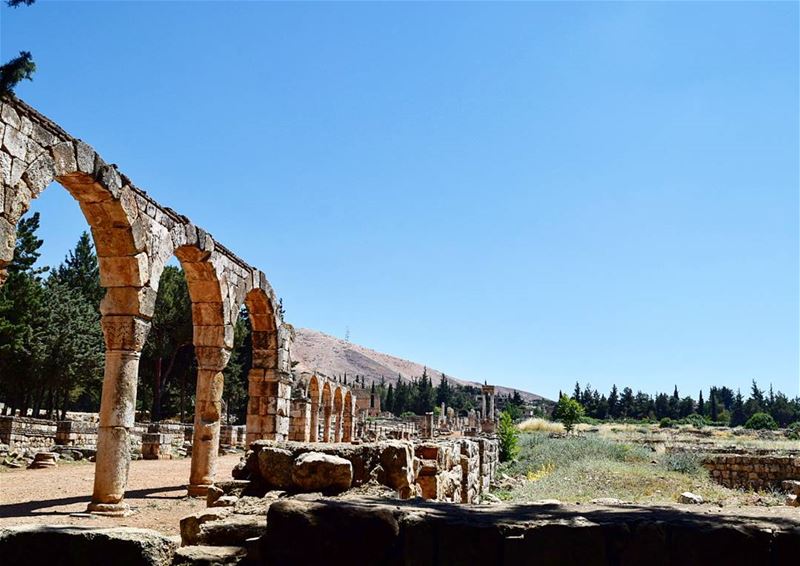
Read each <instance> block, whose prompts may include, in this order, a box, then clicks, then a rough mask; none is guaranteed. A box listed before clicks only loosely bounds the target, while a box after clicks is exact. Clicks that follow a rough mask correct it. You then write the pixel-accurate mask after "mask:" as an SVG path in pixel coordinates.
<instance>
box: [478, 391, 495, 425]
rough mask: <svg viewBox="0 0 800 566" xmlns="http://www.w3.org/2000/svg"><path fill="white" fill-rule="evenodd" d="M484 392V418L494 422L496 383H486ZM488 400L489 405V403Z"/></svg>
mask: <svg viewBox="0 0 800 566" xmlns="http://www.w3.org/2000/svg"><path fill="white" fill-rule="evenodd" d="M481 391H482V393H483V399H484V400H483V420H485V421H489V422H494V385H484V386H483V387H482V388H481ZM487 401H488V407H487V406H486V405H487Z"/></svg>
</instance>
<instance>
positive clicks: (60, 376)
mask: <svg viewBox="0 0 800 566" xmlns="http://www.w3.org/2000/svg"><path fill="white" fill-rule="evenodd" d="M44 305H45V310H46V312H47V318H46V320H45V321H44V324H43V325H42V326H41V327H40V328H39V329H38V333H37V340H36V349H35V356H36V362H37V363H36V367H37V368H38V369H39V371H40V372H41V373H40V379H39V381H40V383H41V384H42V385H43V386H44V390H43V392H44V399H43V402H44V404H45V407H46V409H47V417H48V418H54V417H58V418H61V419H64V418H66V411H67V409H68V408H69V407H70V405H71V404H72V403H73V402H74V401H75V400H76V399H77V398H78V396H80V395H81V394H82V393H85V392H92V391H93V392H95V393H96V392H98V391H99V390H100V388H101V387H102V379H103V352H104V348H103V334H102V331H101V329H100V324H99V320H98V314H97V311H96V310H95V308H94V306H93V305H92V304H90V303H89V301H87V299H86V298H85V297H84V296H83V295H82V294H81V292H80V291H79V290H77V289H72V288H70V287H68V286H67V285H65V284H64V283H62V282H61V281H60V280H59V279H58V278H57V277H56V276H55V275H53V276H51V277H50V279H49V280H48V281H47V285H45V287H44ZM95 402H96V403H97V404H98V405H99V396H97V397H96V398H95Z"/></svg>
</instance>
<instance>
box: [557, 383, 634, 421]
mask: <svg viewBox="0 0 800 566" xmlns="http://www.w3.org/2000/svg"><path fill="white" fill-rule="evenodd" d="M560 398H561V395H560V394H559V399H560ZM608 414H609V415H610V416H611V418H612V419H616V418H618V417H619V392H618V391H617V385H616V384H614V385H612V386H611V393H609V395H608Z"/></svg>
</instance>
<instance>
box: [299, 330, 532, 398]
mask: <svg viewBox="0 0 800 566" xmlns="http://www.w3.org/2000/svg"><path fill="white" fill-rule="evenodd" d="M292 356H293V357H294V359H295V360H296V361H298V362H299V364H298V368H299V369H302V370H305V371H319V372H321V373H323V374H325V375H328V376H339V375H343V374H345V373H346V374H347V375H348V376H351V377H352V376H355V375H363V376H365V377H366V378H367V383H369V382H370V380H373V381H377V380H380V378H381V377H384V378H385V379H386V382H387V383H396V382H397V376H398V375H401V376H403V378H404V379H411V378H412V377H419V376H420V375H422V371H423V369H424V367H425V366H424V364H419V363H416V362H411V361H409V360H404V359H402V358H398V357H395V356H390V355H389V354H384V353H382V352H377V351H375V350H371V349H369V348H365V347H364V346H359V345H358V344H352V343H350V342H346V341H344V340H342V339H340V338H336V337H335V336H330V335H328V334H323V333H322V332H318V331H316V330H311V329H308V328H298V329H296V337H295V341H294V348H293V349H292ZM428 375H429V376H431V379H432V380H433V383H434V384H438V383H439V382H440V381H441V379H442V372H441V371H439V370H436V369H433V368H431V367H428ZM446 375H447V378H448V379H449V380H451V381H453V382H455V383H458V384H460V385H473V386H480V384H479V383H477V382H474V381H467V380H465V379H459V378H458V377H457V376H453V375H451V374H449V373H447V374H446ZM493 385H495V386H497V391H498V394H502V395H507V394H509V393H512V392H513V391H514V390H513V389H511V388H508V387H503V386H501V385H500V384H498V383H494V384H493ZM519 393H520V395H522V397H523V398H524V399H525V400H529V401H536V400H539V399H542V396H541V395H536V394H535V393H529V392H527V391H522V390H519Z"/></svg>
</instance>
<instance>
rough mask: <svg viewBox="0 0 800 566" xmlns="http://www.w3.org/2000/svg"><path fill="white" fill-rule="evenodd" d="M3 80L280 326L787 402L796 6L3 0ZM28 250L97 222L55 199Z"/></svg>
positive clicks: (480, 374) (497, 373)
mask: <svg viewBox="0 0 800 566" xmlns="http://www.w3.org/2000/svg"><path fill="white" fill-rule="evenodd" d="M0 16H1V17H2V22H1V24H0V31H1V32H2V40H1V41H0V48H2V59H3V60H7V59H9V58H11V57H12V56H14V55H16V53H17V52H18V51H19V50H21V49H25V50H30V51H32V52H33V54H34V57H35V60H36V62H37V64H38V66H39V70H38V72H37V73H36V75H35V81H34V82H31V83H25V84H22V85H20V87H19V88H18V89H17V92H18V94H19V95H20V96H21V97H22V98H24V99H25V100H26V101H28V102H29V103H31V104H33V105H34V106H35V107H36V108H38V109H39V110H40V111H42V112H43V113H45V114H46V115H48V116H49V117H51V118H53V119H55V120H56V121H57V122H59V123H60V124H61V125H62V126H64V127H65V128H66V129H67V130H68V131H70V132H71V133H72V134H73V135H76V136H78V137H81V138H83V139H85V140H87V141H88V142H89V143H90V144H92V145H93V146H94V147H95V148H96V149H97V150H98V151H100V153H101V154H102V155H103V156H104V158H105V159H106V160H107V161H110V162H115V163H118V164H119V166H120V168H121V169H122V170H123V171H125V172H126V173H127V174H128V175H129V176H130V177H131V178H132V179H133V180H134V182H136V183H137V184H138V185H139V186H140V187H142V188H144V189H146V190H148V192H150V193H151V194H152V195H153V196H154V197H155V198H156V199H157V200H158V201H159V202H161V203H163V204H165V205H168V206H171V207H173V208H175V209H177V210H178V211H179V212H181V213H183V214H186V215H187V216H189V217H190V218H192V219H193V220H194V221H195V222H197V223H198V224H199V225H201V226H203V227H205V228H206V229H208V230H209V231H210V232H211V233H212V234H214V236H215V237H216V238H217V239H218V240H219V241H221V242H223V243H224V244H225V245H227V246H228V247H230V248H232V249H233V250H235V251H236V252H237V253H238V254H239V255H241V256H242V257H243V258H245V259H246V260H247V261H249V262H250V263H252V264H254V265H257V266H259V267H260V268H262V269H263V270H264V271H265V272H266V273H267V275H268V277H269V278H270V280H271V281H272V283H273V285H274V286H275V288H276V290H277V291H278V294H279V295H280V296H282V297H283V299H284V303H285V305H286V310H287V318H288V319H289V320H290V321H291V322H292V323H294V324H295V325H297V326H306V327H312V328H316V329H319V330H321V331H323V332H327V333H330V334H334V335H337V336H344V333H345V329H346V328H348V327H349V329H350V334H351V339H352V340H353V341H354V342H357V343H361V344H364V345H366V346H369V347H372V348H375V349H378V350H381V351H385V352H388V353H392V354H395V355H399V356H402V357H406V358H409V359H412V360H415V361H419V362H422V363H427V364H428V365H430V366H432V367H436V368H439V369H442V370H444V371H445V372H447V373H451V374H454V375H457V376H459V377H463V378H470V379H476V380H481V381H483V380H484V379H487V380H488V381H489V382H495V383H501V384H504V385H508V386H512V387H519V388H522V389H526V390H528V391H533V392H537V393H541V394H544V395H547V396H550V397H554V396H555V395H556V394H557V392H558V390H559V389H565V390H571V389H572V387H573V384H574V382H575V381H576V380H580V382H581V383H582V384H583V383H586V382H590V383H591V384H592V386H594V387H596V388H600V389H601V390H608V389H609V388H610V387H611V385H612V383H617V384H618V385H620V386H623V385H628V384H630V385H631V386H632V387H634V389H642V390H646V391H650V392H654V391H656V390H667V391H671V390H672V387H673V385H676V384H677V386H678V388H679V389H680V390H681V391H682V392H684V393H691V394H693V395H696V394H697V390H698V389H699V388H700V387H703V388H706V389H707V387H708V386H709V385H713V384H718V385H723V384H725V385H729V386H733V387H741V388H742V389H743V390H746V389H748V388H749V383H750V381H751V380H752V379H753V378H757V379H758V380H759V381H760V382H761V383H762V385H764V386H766V385H768V384H769V383H770V382H771V383H773V384H774V386H775V387H776V388H777V389H781V390H783V391H786V392H787V393H790V394H791V395H796V394H798V389H799V388H800V377H799V375H800V374H799V371H800V370H799V369H798V365H799V357H800V356H799V355H798V348H799V346H798V343H799V342H800V336H799V334H798V333H799V331H798V327H799V326H800V323H799V320H798V318H799V316H800V301H799V300H798V290H799V286H800V281H799V280H798V279H799V278H798V273H799V271H800V266H799V265H798V262H799V261H800V260H799V259H798V257H799V255H800V254H799V253H798V252H799V250H798V247H799V246H798V228H799V223H798V210H799V206H800V203H799V202H798V186H799V184H800V183H799V179H798V171H799V169H800V163H798V159H799V158H798V155H799V154H800V147H799V145H800V144H799V142H798V138H799V137H800V136H799V135H798V125H799V124H800V116H799V115H798V99H799V92H798V91H799V89H798V75H799V74H800V73H799V65H798V43H799V42H798V4H797V3H789V2H786V3H744V2H739V3H721V2H720V3H644V2H639V3H607V4H601V3H575V4H571V3H515V4H511V3H509V4H488V3H486V4H477V3H473V4H456V3H439V4H422V3H414V4H410V3H406V4H397V3H395V4H384V3H380V4H379V3H371V4H363V3H351V4H335V3H324V4H322V3H317V4H313V3H303V4H274V3H257V2H249V3H244V2H242V3H211V2H207V3H206V2H193V3H177V2H174V3H145V2H139V3H116V2H97V3H88V2H43V1H40V2H38V3H37V4H36V5H34V6H33V7H31V8H20V9H17V10H10V9H8V8H5V7H3V8H2V10H0ZM36 210H39V211H41V213H42V216H43V226H42V230H41V234H42V236H43V237H44V239H45V241H46V245H45V248H44V252H45V253H44V260H45V261H46V262H47V263H50V264H54V263H58V262H59V261H60V260H61V259H62V258H63V256H64V254H65V253H66V251H67V250H68V249H69V248H71V247H72V246H73V245H74V242H75V241H76V240H77V237H78V235H79V233H80V232H81V231H82V230H83V229H85V228H86V224H85V221H84V219H83V218H82V216H81V214H80V210H79V208H78V207H77V205H76V204H75V203H74V202H73V201H72V200H71V198H70V197H69V196H68V194H67V193H66V191H63V190H60V189H58V188H56V187H54V188H51V189H49V190H48V191H46V192H45V193H44V195H43V196H42V197H41V198H40V199H39V200H38V201H37V202H36Z"/></svg>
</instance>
